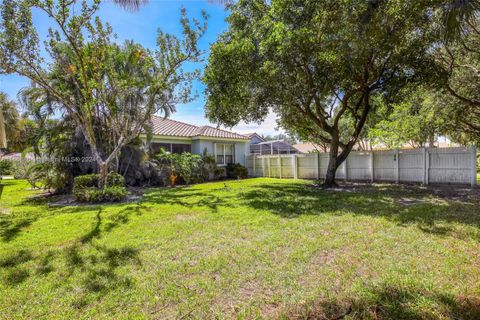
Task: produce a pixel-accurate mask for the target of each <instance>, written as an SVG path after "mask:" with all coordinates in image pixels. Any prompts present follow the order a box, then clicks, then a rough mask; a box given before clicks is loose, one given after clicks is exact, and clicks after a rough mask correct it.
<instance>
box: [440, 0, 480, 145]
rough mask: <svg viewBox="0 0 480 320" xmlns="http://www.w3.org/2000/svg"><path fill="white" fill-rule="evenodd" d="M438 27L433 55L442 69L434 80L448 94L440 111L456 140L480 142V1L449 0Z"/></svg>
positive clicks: (442, 7)
mask: <svg viewBox="0 0 480 320" xmlns="http://www.w3.org/2000/svg"><path fill="white" fill-rule="evenodd" d="M437 26H438V34H439V41H438V43H437V46H436V50H434V51H433V55H434V57H435V61H436V62H437V64H436V66H437V67H439V70H440V72H439V73H438V75H439V76H438V77H436V78H434V79H432V80H433V81H432V83H433V88H434V89H437V90H440V91H443V92H445V93H446V94H447V95H445V96H444V97H445V99H444V100H443V101H440V103H439V104H440V105H441V106H442V107H443V108H442V110H441V112H442V114H444V115H445V118H447V119H448V120H449V121H448V123H449V125H450V132H451V134H452V136H453V137H454V138H455V139H456V140H458V141H460V142H463V143H472V142H473V143H477V144H479V145H480V3H479V2H478V1H452V3H449V1H447V3H446V4H444V5H443V6H441V7H440V9H439V23H438V24H437ZM448 95H450V96H451V98H450V99H449V98H448Z"/></svg>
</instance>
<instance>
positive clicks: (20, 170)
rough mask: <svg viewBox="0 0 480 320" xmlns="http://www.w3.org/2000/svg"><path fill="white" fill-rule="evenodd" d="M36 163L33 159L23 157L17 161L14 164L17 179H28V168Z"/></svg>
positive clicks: (14, 174)
mask: <svg viewBox="0 0 480 320" xmlns="http://www.w3.org/2000/svg"><path fill="white" fill-rule="evenodd" d="M34 164H35V162H34V161H33V160H25V159H22V160H21V161H15V163H14V165H13V176H14V177H15V179H27V178H28V169H29V168H30V167H31V166H32V165H34Z"/></svg>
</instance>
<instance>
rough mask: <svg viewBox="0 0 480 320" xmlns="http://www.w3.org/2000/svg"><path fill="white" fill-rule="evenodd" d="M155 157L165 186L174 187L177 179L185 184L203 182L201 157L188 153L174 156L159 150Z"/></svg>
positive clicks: (174, 154)
mask: <svg viewBox="0 0 480 320" xmlns="http://www.w3.org/2000/svg"><path fill="white" fill-rule="evenodd" d="M156 157H157V159H158V161H159V162H160V167H161V169H160V170H161V175H162V177H163V180H164V183H165V184H170V185H174V184H175V183H176V181H178V178H180V179H181V180H183V182H185V183H186V184H191V183H198V182H202V181H204V176H203V171H202V157H201V156H199V155H197V154H192V153H188V152H184V153H181V154H176V153H169V152H165V151H164V150H161V151H160V153H159V154H157V155H156Z"/></svg>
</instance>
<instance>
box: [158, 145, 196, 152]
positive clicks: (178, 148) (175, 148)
mask: <svg viewBox="0 0 480 320" xmlns="http://www.w3.org/2000/svg"><path fill="white" fill-rule="evenodd" d="M150 148H151V150H152V153H157V152H159V151H160V149H164V150H165V151H168V152H171V153H184V152H192V146H191V145H189V144H180V143H152V144H151V146H150Z"/></svg>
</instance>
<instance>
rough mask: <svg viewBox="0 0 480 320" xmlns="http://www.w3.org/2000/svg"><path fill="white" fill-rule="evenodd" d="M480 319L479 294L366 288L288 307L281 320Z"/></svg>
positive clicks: (394, 287) (391, 287) (390, 287)
mask: <svg viewBox="0 0 480 320" xmlns="http://www.w3.org/2000/svg"><path fill="white" fill-rule="evenodd" d="M347 317H348V318H349V319H350V318H352V319H392V320H393V319H395V320H400V319H404V320H407V319H408V320H410V319H432V320H433V319H439V318H442V319H465V320H466V319H471V320H474V319H480V299H479V298H478V297H472V296H470V297H462V296H453V295H449V294H445V293H438V292H427V291H423V290H419V289H414V288H413V289H412V288H399V287H396V286H391V285H389V286H382V287H372V288H366V293H365V294H364V295H363V296H361V297H353V298H352V297H348V298H344V299H342V298H338V297H337V298H335V299H331V300H318V301H310V302H308V303H305V304H303V305H301V306H293V307H291V308H287V311H286V312H285V313H284V314H282V315H280V317H279V318H280V319H343V318H347Z"/></svg>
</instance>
